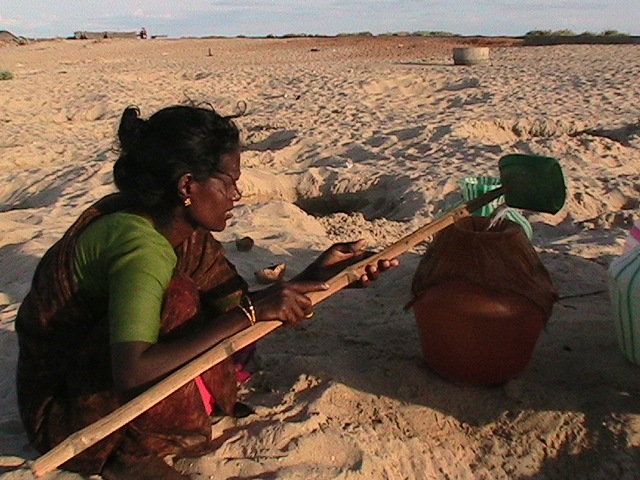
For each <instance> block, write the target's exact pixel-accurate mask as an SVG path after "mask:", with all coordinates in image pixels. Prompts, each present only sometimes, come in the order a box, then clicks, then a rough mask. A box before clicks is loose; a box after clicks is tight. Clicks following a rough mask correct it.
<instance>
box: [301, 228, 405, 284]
mask: <svg viewBox="0 0 640 480" xmlns="http://www.w3.org/2000/svg"><path fill="white" fill-rule="evenodd" d="M366 244H367V242H366V240H358V241H356V242H345V243H336V244H334V245H332V246H331V247H329V248H328V249H327V250H326V251H324V252H323V253H322V254H321V255H320V256H319V257H318V258H317V259H316V260H315V261H314V262H313V263H312V264H311V265H309V266H308V267H307V268H306V269H305V270H304V272H302V273H301V274H300V276H299V278H301V279H305V280H318V281H326V280H328V279H330V278H331V277H333V276H334V275H336V274H338V273H339V272H341V271H342V270H344V269H345V268H346V267H348V266H350V265H353V264H354V263H357V262H359V261H360V260H362V259H364V258H367V257H370V256H371V255H373V253H372V252H369V251H367V250H365V246H366ZM397 265H398V260H397V259H395V258H394V259H391V260H387V259H383V260H380V261H378V262H377V264H374V265H367V267H366V268H365V273H364V274H363V275H362V276H361V277H360V280H359V281H358V282H357V283H356V284H352V285H356V286H363V287H364V286H367V285H369V283H370V282H371V281H372V280H377V279H378V277H379V276H380V273H381V272H383V271H385V270H387V269H389V268H391V267H395V266H397Z"/></svg>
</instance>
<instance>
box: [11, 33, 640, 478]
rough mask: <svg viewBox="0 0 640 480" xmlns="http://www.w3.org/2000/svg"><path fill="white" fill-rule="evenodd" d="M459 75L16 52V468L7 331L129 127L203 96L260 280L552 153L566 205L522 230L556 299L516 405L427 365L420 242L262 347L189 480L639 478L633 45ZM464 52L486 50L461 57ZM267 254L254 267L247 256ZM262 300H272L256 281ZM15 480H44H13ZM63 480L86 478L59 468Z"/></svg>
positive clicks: (173, 43)
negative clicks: (415, 288) (265, 272)
mask: <svg viewBox="0 0 640 480" xmlns="http://www.w3.org/2000/svg"><path fill="white" fill-rule="evenodd" d="M483 41H484V42H485V44H487V42H489V45H490V46H491V63H490V64H489V65H483V66H470V67H465V66H454V65H453V62H452V54H451V48H452V47H453V46H456V45H458V46H462V45H463V44H464V42H463V41H462V40H455V39H449V40H437V39H431V40H429V39H424V38H404V37H391V38H365V39H362V38H337V39H323V38H306V39H262V40H257V39H182V40H168V39H156V40H149V41H133V40H105V41H49V42H40V43H33V44H30V45H27V46H22V47H17V46H8V47H4V48H2V49H0V68H3V69H8V70H10V71H12V72H13V74H14V79H13V80H10V81H6V82H1V83H0V100H1V101H2V109H0V123H1V124H2V127H1V128H0V165H1V166H2V169H1V170H0V224H1V225H2V230H3V233H2V235H1V236H0V266H1V271H2V275H1V276H0V370H1V371H2V374H1V375H0V399H1V401H2V409H1V411H0V445H1V448H0V454H2V455H3V456H4V457H3V459H2V461H1V463H0V465H2V464H4V465H8V464H10V463H11V462H10V460H11V458H9V456H17V457H20V458H23V459H26V460H32V459H34V458H36V457H37V453H36V452H35V451H34V450H33V449H31V448H30V447H29V446H28V443H27V440H26V437H25V435H24V433H23V431H22V427H21V425H20V422H19V417H18V412H17V405H16V399H15V388H14V374H15V364H16V358H17V346H16V336H15V333H14V326H13V322H14V318H15V313H16V310H17V308H18V306H19V304H20V301H21V299H22V298H23V296H24V295H25V293H26V292H27V290H28V286H29V282H30V278H31V275H32V273H33V270H34V268H35V265H36V263H37V261H38V259H39V258H40V257H41V256H42V254H43V253H44V252H45V251H46V249H47V248H48V247H49V246H51V245H52V244H53V243H54V241H55V240H57V239H58V238H59V237H60V235H61V234H62V233H63V232H64V231H65V229H66V228H67V227H68V226H69V225H70V224H71V222H72V221H73V220H74V219H75V217H76V216H77V215H78V214H79V213H80V212H81V211H82V210H83V209H84V208H85V207H86V206H87V205H89V204H90V203H92V202H93V201H94V200H97V199H98V198H100V197H102V196H103V195H105V194H107V193H109V192H111V191H112V190H113V187H112V185H111V179H112V176H111V168H112V164H113V160H114V158H115V154H114V152H113V147H114V138H115V129H116V127H117V123H118V120H119V116H120V114H121V112H122V110H123V109H124V108H125V107H126V106H128V105H132V104H134V105H138V106H139V107H140V108H141V110H142V113H143V115H149V114H151V113H153V112H154V111H155V110H156V109H158V108H160V107H163V106H166V105H169V104H175V103H180V102H184V101H186V100H187V99H191V100H194V101H197V102H209V103H211V104H212V105H214V106H215V107H216V108H218V109H219V110H221V111H222V112H224V113H231V112H233V111H234V110H235V108H236V106H237V104H238V102H245V103H246V106H247V110H246V114H245V115H244V116H243V117H241V118H240V119H239V120H238V123H239V125H240V126H241V128H242V130H243V135H244V139H245V142H246V144H247V150H246V152H245V153H244V157H243V165H244V172H243V177H242V179H241V187H242V188H243V189H244V192H245V198H244V200H243V202H242V203H241V204H240V205H239V206H238V208H237V210H236V212H235V218H234V219H233V221H232V222H231V224H230V225H229V228H228V229H227V230H226V231H225V232H223V233H222V234H220V235H218V238H219V239H220V240H221V241H222V242H223V243H224V244H225V246H226V248H227V250H228V253H229V256H230V257H231V258H232V260H233V261H234V263H236V265H237V266H238V268H239V270H240V271H241V272H242V273H243V274H244V275H245V276H246V278H247V279H248V280H249V281H250V282H251V283H252V284H253V285H255V280H254V277H253V272H254V271H255V270H257V269H259V268H262V267H265V266H268V265H271V264H274V263H279V262H286V263H287V265H288V268H287V273H288V274H291V275H292V274H293V273H295V272H297V271H299V270H300V269H302V268H303V267H304V266H305V265H306V264H307V263H308V262H309V261H310V260H311V259H313V258H314V257H315V256H316V255H317V254H318V252H319V251H320V250H322V249H324V248H325V247H327V246H328V245H330V244H331V243H332V242H334V241H338V240H355V239H357V238H366V239H367V240H368V241H369V245H370V247H372V248H373V249H381V248H382V247H384V246H387V245H388V244H390V243H391V242H393V241H394V240H397V239H399V238H401V236H402V235H404V234H406V233H408V232H410V231H412V230H413V229H415V228H417V227H419V226H421V225H423V224H425V223H427V222H429V221H430V220H433V219H434V218H435V216H436V215H438V214H439V213H442V212H443V211H447V210H448V209H450V208H451V206H452V205H455V204H456V203H457V202H459V201H460V191H459V188H458V180H459V179H460V178H462V177H464V176H469V175H485V174H489V175H494V176H495V175H497V173H498V172H497V162H498V159H499V158H500V157H501V156H503V155H505V154H509V153H535V154H541V155H548V156H552V157H555V158H558V159H559V160H560V161H561V163H562V165H563V169H564V174H565V177H566V181H567V188H568V198H567V203H566V205H565V207H564V208H563V210H562V211H561V212H560V213H559V214H557V215H548V214H536V213H532V212H524V214H525V215H526V216H527V217H528V219H529V221H530V222H531V224H532V226H533V230H534V236H533V244H534V245H535V247H536V250H537V251H538V252H539V255H540V258H541V259H542V261H543V262H544V264H545V266H546V267H547V268H548V269H549V271H550V273H551V275H552V278H553V280H554V283H555V285H556V286H557V288H558V290H559V292H560V296H561V299H560V300H559V302H558V303H557V304H556V305H555V307H554V310H553V315H552V317H551V319H550V322H549V324H548V326H547V328H546V329H545V331H544V332H543V334H542V335H541V337H540V339H539V341H538V343H537V346H536V349H535V352H534V355H533V358H532V360H531V362H530V364H529V366H528V368H527V369H526V370H525V371H524V372H523V373H522V374H521V375H520V376H519V377H517V378H516V379H514V380H512V381H510V382H508V383H507V384H505V385H503V386H501V387H495V388H485V387H475V386H468V385H461V384H456V383H454V382H451V381H448V380H445V379H443V378H440V377H438V376H437V375H435V374H434V373H433V372H432V371H431V370H430V369H429V368H428V367H427V366H426V365H425V363H424V361H423V359H422V354H421V350H420V345H419V341H418V334H417V329H416V325H415V320H414V318H413V315H412V313H411V311H404V310H403V306H404V304H405V302H406V301H407V300H408V299H409V296H410V284H411V279H412V276H413V273H414V271H415V269H416V266H417V264H418V261H419V259H420V256H421V254H422V253H423V252H424V250H425V248H426V246H421V247H419V248H416V249H415V250H413V251H411V252H409V253H407V254H405V255H403V256H402V257H401V262H402V263H401V266H399V267H398V268H396V269H394V270H393V271H391V272H389V273H387V274H386V275H385V276H384V277H383V278H382V279H380V280H379V281H378V282H376V283H375V284H374V285H373V286H372V287H371V288H369V289H365V290H347V291H343V292H339V293H338V294H336V295H334V296H332V297H331V298H329V299H328V300H326V301H325V302H323V303H322V304H320V305H319V306H318V307H317V311H316V315H315V316H314V317H313V319H312V320H311V321H308V322H307V323H305V324H303V325H302V326H301V327H300V328H298V329H296V330H283V331H276V332H274V333H273V334H271V335H269V336H268V337H265V338H264V339H263V340H262V341H261V342H260V344H259V355H258V358H257V361H256V363H255V365H254V366H253V367H254V370H255V373H254V376H253V377H252V379H250V380H249V382H248V383H247V384H246V385H245V388H244V390H245V393H246V395H247V397H246V400H247V401H248V402H249V403H251V404H252V405H255V406H256V407H257V415H255V416H252V417H249V418H248V419H244V420H241V421H233V420H230V419H225V420H222V421H220V422H217V423H215V424H214V425H213V435H214V437H215V438H218V439H219V442H220V448H219V449H218V450H217V451H216V452H215V453H213V454H210V455H207V456H203V457H201V458H197V459H189V460H179V461H177V462H176V465H177V467H178V468H179V469H180V470H181V471H183V472H187V473H189V474H190V475H191V477H192V478H194V479H209V478H216V479H221V478H229V479H238V478H254V479H258V478H261V479H310V478H313V479H334V478H335V479H338V478H339V479H349V480H350V479H372V478H374V479H403V478H406V479H423V478H435V479H447V478H455V479H465V478H480V479H489V478H491V479H494V478H495V479H513V478H517V479H529V478H531V479H566V478H580V479H600V478H602V479H609V478H620V479H633V478H640V470H639V469H638V465H640V375H639V370H638V367H637V366H635V365H633V364H631V363H629V362H628V361H626V359H625V358H624V357H623V356H622V354H621V352H620V350H619V349H618V346H617V343H616V338H615V335H614V329H613V323H612V310H611V306H610V302H609V299H608V295H607V293H606V270H607V267H608V265H609V264H610V262H611V260H612V259H613V258H615V257H616V256H618V255H619V254H620V253H621V251H622V246H623V242H624V238H625V235H626V233H627V231H628V230H629V228H630V226H631V224H632V223H633V221H635V219H636V214H637V208H638V205H639V201H638V197H639V191H640V173H639V172H640V151H639V149H640V127H639V124H638V120H639V116H640V82H638V78H639V77H640V55H639V53H640V50H639V48H640V47H638V46H623V45H620V46H613V45H611V46H597V45H590V46H580V45H575V46H556V47H518V46H510V43H513V42H510V41H508V40H505V39H495V40H491V39H484V40H483ZM468 42H471V41H468ZM245 235H248V236H251V237H252V238H253V239H254V240H255V242H256V247H255V248H254V249H253V250H252V251H250V252H247V253H241V252H238V251H237V250H236V248H235V244H234V240H235V239H236V238H238V237H242V236H245ZM256 286H257V285H256ZM0 472H5V473H4V474H0V478H2V479H12V480H14V479H29V478H32V474H31V473H30V471H29V470H28V469H27V468H22V469H18V470H13V471H11V469H10V468H4V469H3V470H0ZM48 478H51V479H54V480H61V479H65V480H66V479H77V478H80V477H79V476H77V475H75V474H71V473H69V472H62V471H57V472H55V473H54V474H52V475H51V476H50V477H48Z"/></svg>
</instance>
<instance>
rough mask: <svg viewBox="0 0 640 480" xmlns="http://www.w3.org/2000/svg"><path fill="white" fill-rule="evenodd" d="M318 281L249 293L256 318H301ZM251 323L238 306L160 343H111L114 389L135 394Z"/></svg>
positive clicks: (287, 320) (322, 286) (322, 287)
mask: <svg viewBox="0 0 640 480" xmlns="http://www.w3.org/2000/svg"><path fill="white" fill-rule="evenodd" d="M326 288H327V286H326V285H325V284H323V283H319V282H296V283H282V284H280V285H279V286H278V287H276V288H269V289H268V290H265V291H262V292H256V294H255V295H251V298H252V299H253V300H252V301H253V305H254V307H255V315H256V320H257V321H267V320H279V321H282V322H284V323H287V324H296V323H298V322H300V321H301V320H302V319H303V318H304V317H305V315H307V314H309V313H310V312H311V308H312V305H311V301H310V300H309V298H308V297H307V296H306V295H305V294H306V293H308V292H316V291H322V290H326ZM250 325H251V322H250V321H249V318H248V316H247V315H246V314H245V313H244V312H243V311H242V309H240V308H234V309H232V310H230V311H228V312H226V313H224V314H222V315H220V316H218V317H217V318H216V320H215V321H214V322H207V323H206V324H205V325H204V326H203V327H200V328H199V329H198V330H197V331H192V332H190V333H188V334H186V335H184V336H182V337H180V338H177V339H173V340H170V341H166V342H161V343H148V342H118V343H114V344H113V345H112V346H111V368H112V373H113V378H114V383H115V387H116V389H117V390H118V391H119V392H121V393H123V394H124V395H126V396H134V395H137V394H138V393H140V391H142V390H145V389H146V388H148V387H149V386H151V385H152V384H153V383H156V382H157V381H159V380H161V379H162V378H163V377H165V376H166V375H168V374H169V373H171V372H173V371H174V370H176V369H178V368H179V367H181V366H182V365H184V364H186V363H188V362H189V361H190V360H192V359H193V358H195V357H197V356H198V355H200V354H202V353H203V352H205V351H206V350H208V349H210V348H211V347H213V346H214V345H216V344H218V343H220V342H221V341H222V340H224V339H225V338H227V337H230V336H231V335H234V334H235V333H238V332H239V331H241V330H244V329H245V328H247V327H248V326H250Z"/></svg>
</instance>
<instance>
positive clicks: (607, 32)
mask: <svg viewBox="0 0 640 480" xmlns="http://www.w3.org/2000/svg"><path fill="white" fill-rule="evenodd" d="M601 35H603V36H605V37H628V36H629V34H628V33H623V32H619V31H618V30H605V31H604V32H602V34H601Z"/></svg>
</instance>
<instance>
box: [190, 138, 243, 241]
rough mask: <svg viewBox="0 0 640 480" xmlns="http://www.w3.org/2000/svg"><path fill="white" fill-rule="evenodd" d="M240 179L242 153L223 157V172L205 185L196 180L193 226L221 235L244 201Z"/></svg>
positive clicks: (191, 209)
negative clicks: (235, 207)
mask: <svg viewBox="0 0 640 480" xmlns="http://www.w3.org/2000/svg"><path fill="white" fill-rule="evenodd" d="M239 179H240V149H239V148H238V149H237V150H236V151H233V152H230V153H227V154H225V155H223V156H222V161H221V163H220V171H219V172H218V173H216V174H215V175H213V176H211V177H208V178H206V179H204V180H202V181H197V180H194V181H193V184H192V187H191V191H190V195H189V198H190V199H191V205H190V206H189V207H187V209H186V210H187V215H188V216H189V217H190V219H191V220H192V222H194V223H196V224H197V225H200V226H201V227H203V228H206V229H208V230H212V231H214V232H221V231H222V230H224V229H225V227H226V226H227V220H229V219H230V218H232V217H233V214H232V213H231V210H232V209H233V206H234V204H235V202H237V201H238V200H240V198H241V194H240V191H239V190H238V185H237V181H238V180H239Z"/></svg>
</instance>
